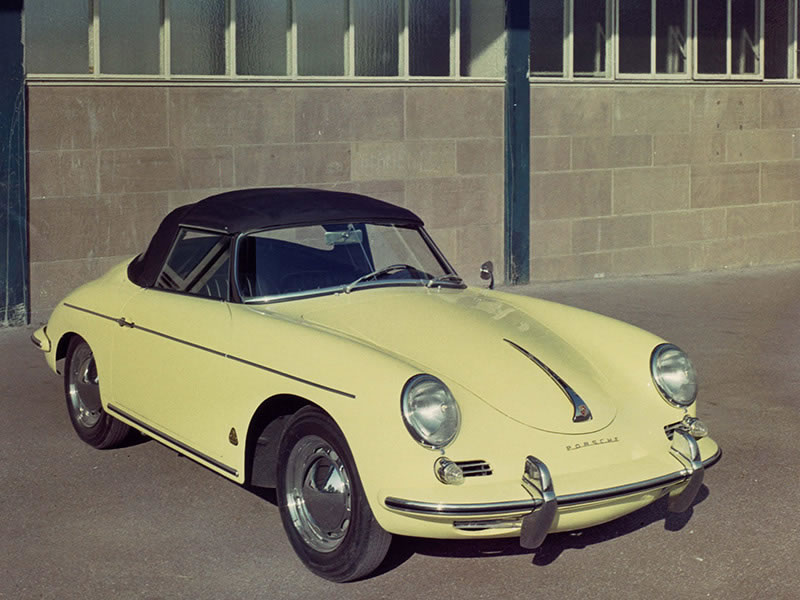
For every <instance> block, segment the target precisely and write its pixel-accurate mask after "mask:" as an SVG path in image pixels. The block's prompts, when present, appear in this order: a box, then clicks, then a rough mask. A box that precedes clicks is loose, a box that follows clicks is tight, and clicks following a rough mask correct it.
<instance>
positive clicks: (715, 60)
mask: <svg viewBox="0 0 800 600" xmlns="http://www.w3.org/2000/svg"><path fill="white" fill-rule="evenodd" d="M726 12H727V1H726V0H703V1H702V2H698V3H697V71H698V72H699V73H712V74H714V73H726V72H727V67H726V62H725V52H726V50H725V43H726V38H727V19H726V16H725V13H726Z"/></svg>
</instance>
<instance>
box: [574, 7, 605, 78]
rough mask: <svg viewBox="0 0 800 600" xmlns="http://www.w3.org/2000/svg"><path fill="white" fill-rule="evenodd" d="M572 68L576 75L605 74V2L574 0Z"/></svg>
mask: <svg viewBox="0 0 800 600" xmlns="http://www.w3.org/2000/svg"><path fill="white" fill-rule="evenodd" d="M574 11H575V12H574V16H573V30H574V31H573V48H574V49H573V52H574V58H573V69H574V71H575V76H576V77H602V76H604V75H605V74H606V35H607V31H606V2H605V0H601V1H593V2H575V3H574Z"/></svg>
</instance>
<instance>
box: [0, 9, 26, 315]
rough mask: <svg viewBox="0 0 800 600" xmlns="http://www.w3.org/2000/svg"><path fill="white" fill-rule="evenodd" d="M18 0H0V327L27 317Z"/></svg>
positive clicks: (21, 84) (23, 129)
mask: <svg viewBox="0 0 800 600" xmlns="http://www.w3.org/2000/svg"><path fill="white" fill-rule="evenodd" d="M28 310H29V298H28V206H27V201H26V192H25V70H24V67H23V46H22V0H5V1H4V2H2V4H0V327H13V326H17V325H25V324H26V323H27V322H28Z"/></svg>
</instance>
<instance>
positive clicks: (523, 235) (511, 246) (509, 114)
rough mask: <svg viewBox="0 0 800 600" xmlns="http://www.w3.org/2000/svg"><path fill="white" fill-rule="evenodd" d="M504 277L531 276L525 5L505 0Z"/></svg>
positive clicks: (516, 280) (522, 279)
mask: <svg viewBox="0 0 800 600" xmlns="http://www.w3.org/2000/svg"><path fill="white" fill-rule="evenodd" d="M506 33H507V37H506V103H505V136H506V140H505V141H506V144H505V281H506V283H509V284H513V285H516V284H524V283H528V282H529V281H530V261H531V258H530V254H531V253H530V248H531V241H530V212H531V210H530V171H531V168H530V155H531V149H530V148H531V136H530V122H531V100H530V98H531V94H530V83H529V80H528V62H529V56H530V47H531V46H530V38H531V35H530V5H529V2H528V1H527V0H506Z"/></svg>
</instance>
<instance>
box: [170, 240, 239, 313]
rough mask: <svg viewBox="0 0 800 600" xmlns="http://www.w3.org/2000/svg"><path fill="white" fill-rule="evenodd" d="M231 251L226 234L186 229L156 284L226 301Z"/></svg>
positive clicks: (171, 252)
mask: <svg viewBox="0 0 800 600" xmlns="http://www.w3.org/2000/svg"><path fill="white" fill-rule="evenodd" d="M229 250H230V239H229V238H228V237H227V236H224V235H218V234H215V233H207V232H203V231H192V230H189V229H183V230H181V232H180V233H179V234H178V239H177V240H176V242H175V245H174V246H173V247H172V250H171V251H170V254H169V258H168V259H167V263H166V264H165V265H164V268H163V269H162V270H161V273H160V274H159V275H158V279H157V280H156V285H155V286H156V287H157V288H160V289H164V290H172V291H176V292H184V293H187V294H196V295H199V296H207V297H209V298H219V299H222V300H227V299H228V279H229V278H228V265H229V262H228V256H229V254H230V252H229Z"/></svg>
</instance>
